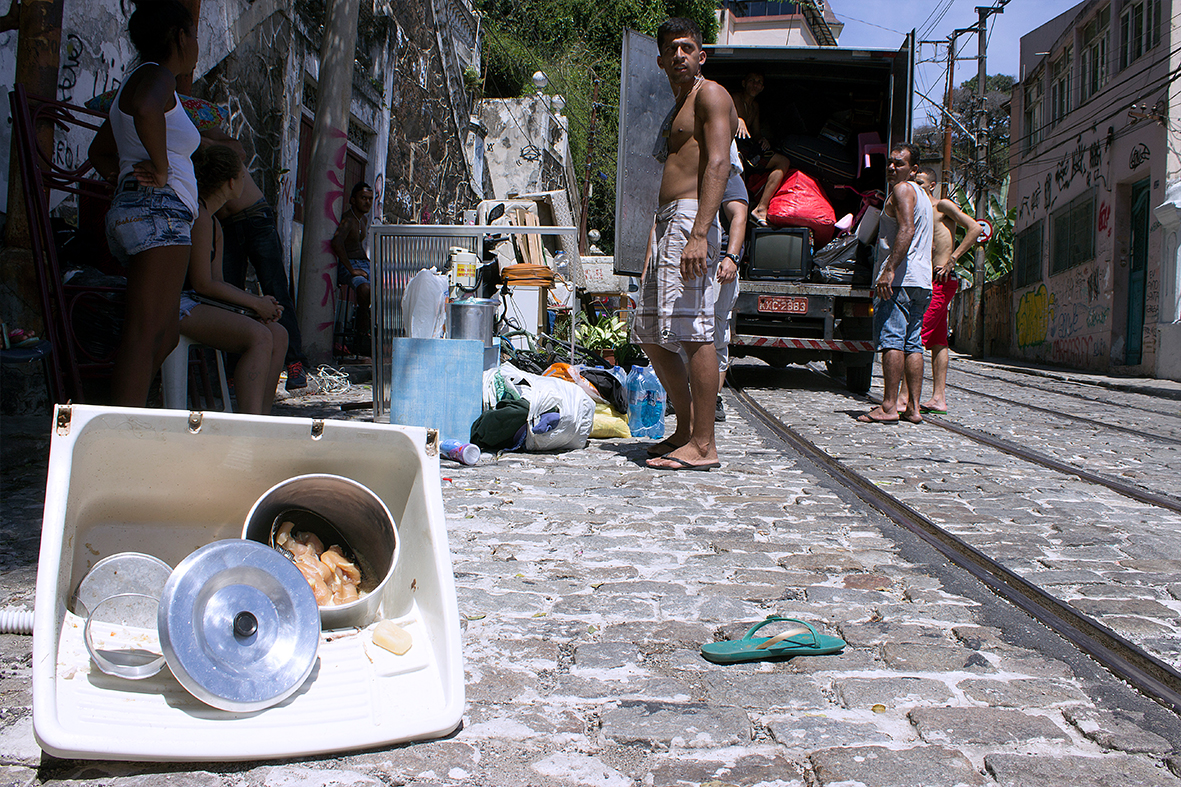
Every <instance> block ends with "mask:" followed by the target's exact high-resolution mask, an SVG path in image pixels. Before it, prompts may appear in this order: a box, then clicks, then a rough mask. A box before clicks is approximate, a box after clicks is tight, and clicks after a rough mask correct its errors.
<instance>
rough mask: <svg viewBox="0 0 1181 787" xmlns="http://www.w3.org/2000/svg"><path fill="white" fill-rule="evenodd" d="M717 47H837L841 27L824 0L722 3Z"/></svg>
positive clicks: (753, 0) (747, 0)
mask: <svg viewBox="0 0 1181 787" xmlns="http://www.w3.org/2000/svg"><path fill="white" fill-rule="evenodd" d="M719 6H720V7H719V8H718V11H717V15H718V40H717V44H718V46H836V45H837V43H838V40H839V39H840V37H841V30H842V29H843V28H844V24H843V23H842V22H841V21H840V20H838V19H837V18H836V15H835V14H833V12H832V9H831V8H830V7H829V5H828V2H827V0H804V2H796V3H789V2H778V0H771V2H766V0H722V2H721V3H719Z"/></svg>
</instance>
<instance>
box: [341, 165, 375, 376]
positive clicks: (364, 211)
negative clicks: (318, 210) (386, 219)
mask: <svg viewBox="0 0 1181 787" xmlns="http://www.w3.org/2000/svg"><path fill="white" fill-rule="evenodd" d="M372 208H373V187H371V186H370V185H369V184H368V183H358V184H357V185H355V186H353V190H352V193H351V194H349V208H348V210H346V211H345V212H344V215H343V216H341V217H340V224H339V225H338V226H337V228H336V234H335V235H333V236H332V251H333V253H334V254H336V260H337V269H336V281H337V284H338V285H339V284H350V285H352V287H353V290H354V291H355V292H356V293H357V325H358V329H359V331H360V332H361V338H360V343H361V346H360V347H358V348H356V349H357V351H358V352H359V353H360V354H361V355H368V354H369V298H370V293H371V288H370V285H369V255H368V254H367V253H366V251H365V237H366V235H367V231H368V227H369V221H368V215H369V211H370V210H371V209H372Z"/></svg>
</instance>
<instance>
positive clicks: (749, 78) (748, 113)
mask: <svg viewBox="0 0 1181 787" xmlns="http://www.w3.org/2000/svg"><path fill="white" fill-rule="evenodd" d="M762 92H763V75H762V74H760V73H759V72H757V71H751V72H750V73H749V74H747V75H746V77H745V78H744V79H743V80H742V92H740V93H735V94H734V95H733V99H734V109H735V111H736V112H738V147H739V150H741V151H742V155H743V159H744V160H745V161H747V162H749V164H750V166H751V168H752V169H762V170H767V171H768V175H767V182H766V184H765V185H764V186H763V193H762V195H761V196H760V197H759V203H758V204H757V205H755V206H754V207H753V208H751V211H750V216H751V218H752V219H754V220H755V223H756V224H758V225H759V226H760V227H765V226H767V210H768V209H769V208H770V207H771V198H772V197H774V196H775V192H777V191H779V187H780V186H782V185H783V179H784V178H785V177H787V170H788V169H789V168H790V167H791V160H790V159H789V158H788V157H787V156H784V155H782V154H779V153H775V152H773V151H772V150H771V143H770V142H769V141H768V140H767V138H766V137H765V136H764V135H763V130H762V125H761V123H760V122H759V105H758V104H757V103H755V99H756V98H758V96H759V94H760V93H762Z"/></svg>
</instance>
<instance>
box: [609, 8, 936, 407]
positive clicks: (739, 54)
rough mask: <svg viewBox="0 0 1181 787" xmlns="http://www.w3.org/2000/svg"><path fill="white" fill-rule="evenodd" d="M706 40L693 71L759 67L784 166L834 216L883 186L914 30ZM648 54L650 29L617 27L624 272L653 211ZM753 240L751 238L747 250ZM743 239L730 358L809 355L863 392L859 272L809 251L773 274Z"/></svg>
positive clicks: (897, 135)
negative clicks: (804, 42) (828, 38)
mask: <svg viewBox="0 0 1181 787" xmlns="http://www.w3.org/2000/svg"><path fill="white" fill-rule="evenodd" d="M705 49H706V61H705V65H704V66H703V68H702V71H703V74H704V75H705V76H706V77H707V78H708V79H713V80H715V81H717V82H719V83H720V84H721V85H722V86H724V87H725V88H726V89H728V90H730V91H731V92H732V93H736V92H739V91H740V90H741V83H742V80H743V78H744V77H745V76H746V75H747V74H748V73H750V72H752V71H753V72H758V73H761V74H762V75H763V76H764V82H765V85H766V87H765V89H764V91H763V93H762V95H760V96H759V98H758V101H759V104H760V105H761V116H762V126H763V128H764V130H765V133H766V132H769V133H767V134H766V135H767V136H768V137H769V138H770V139H771V142H772V144H773V145H774V146H775V147H776V149H777V150H779V151H780V152H783V153H785V154H786V155H787V156H788V157H789V158H790V159H791V161H792V166H793V168H798V169H800V170H801V171H802V172H804V173H805V174H807V175H809V176H811V177H812V178H814V179H815V180H816V181H817V182H819V183H820V184H821V185H822V187H823V189H824V191H825V194H826V196H827V197H828V198H829V200H830V201H831V202H832V204H833V207H834V209H835V216H836V217H842V216H844V215H845V214H846V213H852V214H856V213H858V212H859V208H861V207H863V206H864V205H865V204H866V202H867V200H868V199H870V197H869V195H871V194H873V193H875V192H876V193H877V194H880V195H883V196H884V194H885V192H886V188H887V185H886V178H885V158H886V156H885V155H881V154H882V153H884V152H886V151H888V150H889V149H890V146H892V145H893V144H895V143H898V142H904V141H908V140H909V139H910V132H911V116H912V114H913V97H912V96H913V93H912V89H911V86H912V83H913V77H914V33H913V32H912V33H911V34H909V35H907V36H906V39H905V41H904V42H903V44H902V46H901V47H900V48H899V49H896V50H895V49H849V48H841V47H829V46H821V47H789V46H708V45H707V46H706V47H705ZM657 54H658V51H657V46H656V41H655V40H654V39H653V38H651V37H650V36H646V35H643V34H642V33H638V32H636V31H632V30H628V31H626V32H625V34H624V42H623V52H622V67H621V82H620V100H619V104H620V106H619V158H618V172H617V177H616V224H615V259H614V270H615V273H616V274H619V275H625V276H638V275H639V274H640V272H641V271H642V269H643V263H644V251H645V248H644V247H645V244H646V243H647V239H648V233H649V229H650V227H651V223H652V216H653V214H654V212H655V209H656V199H657V194H656V193H655V189H654V187H653V184H654V183H655V184H658V183H659V182H660V174H661V169H660V164H659V163H658V162H657V161H656V160H655V159H654V158H653V157H652V147H653V143H654V141H655V140H656V139H657V137H658V135H659V133H660V125H661V123H662V122H663V120H664V117H665V115H666V114H667V113H668V110H669V109H670V108H671V107H672V105H673V97H672V91H671V90H670V88H669V85H668V78H667V77H666V76H665V74H664V72H663V71H661V70H660V69H659V67H658V66H657V65H656V58H657ZM753 204H754V203H753V200H752V206H753ZM748 237H750V234H749V233H748ZM863 237H865V236H864V235H863ZM808 238H809V243H812V242H814V239H813V238H812V237H811V236H808ZM758 242H759V238H756V239H755V243H754V246H755V247H756V249H757V244H758ZM751 246H752V244H751V243H749V242H748V243H747V253H746V254H744V259H743V261H742V264H741V265H740V266H739V295H738V300H737V302H736V303H735V306H734V310H733V312H732V314H731V324H730V355H731V357H735V358H741V357H754V358H758V359H760V360H762V361H764V362H766V363H767V364H770V365H772V366H786V365H788V364H806V363H810V362H814V361H819V362H823V363H825V364H826V365H827V367H828V369H829V371H830V372H832V373H834V374H838V375H841V374H843V375H844V377H845V383H846V386H847V387H848V388H849V390H851V391H853V392H856V393H864V392H866V391H868V390H869V386H870V380H871V375H872V369H873V359H874V346H873V291H872V284H871V282H870V281H869V280H868V277H866V276H861V277H860V278H859V279H858V278H854V279H853V280H852V281H844V280H842V281H833V280H832V279H831V278H830V279H827V280H826V279H825V278H823V277H821V276H820V275H819V273H818V272H814V271H813V270H812V269H811V266H810V265H808V264H807V262H808V260H803V263H804V264H800V261H796V260H792V261H786V260H785V261H784V264H783V265H782V269H783V275H782V276H775V275H768V273H767V270H766V267H767V266H766V265H765V264H764V265H763V266H762V269H761V270H754V269H752V266H751V257H750V250H751ZM767 248H770V246H769V245H768V246H767ZM782 248H785V249H787V248H793V247H791V246H790V245H785V246H783V247H782ZM792 253H795V252H794V251H793V252H792ZM869 253H870V250H869V249H868V248H867V247H865V246H862V247H860V257H861V261H862V262H863V263H867V261H868V255H869ZM764 257H765V254H764ZM764 263H765V259H764ZM771 267H774V266H771Z"/></svg>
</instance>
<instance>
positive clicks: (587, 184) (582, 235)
mask: <svg viewBox="0 0 1181 787" xmlns="http://www.w3.org/2000/svg"><path fill="white" fill-rule="evenodd" d="M601 82H602V80H600V79H599V78H598V77H595V92H594V95H593V96H591V116H590V132H589V133H587V135H586V175H585V176H584V177H583V179H582V209H581V210H580V211H579V212H578V213H579V215H578V253H579V254H586V248H587V243H586V213H587V211H589V210H590V197H591V161H592V158H593V156H594V153H595V123H596V121H597V120H598V117H599V84H600V83H601Z"/></svg>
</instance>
